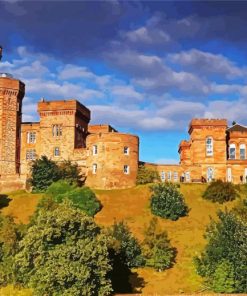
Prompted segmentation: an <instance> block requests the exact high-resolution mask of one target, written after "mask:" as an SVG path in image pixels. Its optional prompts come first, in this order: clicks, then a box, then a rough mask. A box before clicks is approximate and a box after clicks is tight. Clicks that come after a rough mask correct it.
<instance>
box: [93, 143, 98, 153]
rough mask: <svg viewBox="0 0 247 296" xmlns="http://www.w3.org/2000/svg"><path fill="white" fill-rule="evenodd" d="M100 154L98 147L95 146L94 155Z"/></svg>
mask: <svg viewBox="0 0 247 296" xmlns="http://www.w3.org/2000/svg"><path fill="white" fill-rule="evenodd" d="M97 154H98V145H93V155H97Z"/></svg>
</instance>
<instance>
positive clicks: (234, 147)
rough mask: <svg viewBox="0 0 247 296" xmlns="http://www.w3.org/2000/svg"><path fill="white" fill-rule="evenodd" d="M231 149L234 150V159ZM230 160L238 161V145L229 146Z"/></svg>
mask: <svg viewBox="0 0 247 296" xmlns="http://www.w3.org/2000/svg"><path fill="white" fill-rule="evenodd" d="M231 149H234V157H232V153H231ZM229 159H236V144H235V143H231V144H230V145H229Z"/></svg>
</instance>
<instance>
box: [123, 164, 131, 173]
mask: <svg viewBox="0 0 247 296" xmlns="http://www.w3.org/2000/svg"><path fill="white" fill-rule="evenodd" d="M123 172H124V174H125V175H129V173H130V166H129V165H128V164H125V165H124V167H123Z"/></svg>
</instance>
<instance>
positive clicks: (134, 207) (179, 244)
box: [95, 184, 235, 295]
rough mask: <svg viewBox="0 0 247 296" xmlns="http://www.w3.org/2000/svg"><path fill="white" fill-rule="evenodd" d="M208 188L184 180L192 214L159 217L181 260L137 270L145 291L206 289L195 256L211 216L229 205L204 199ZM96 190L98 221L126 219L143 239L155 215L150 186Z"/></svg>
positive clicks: (202, 241) (164, 292)
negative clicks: (99, 208) (160, 269)
mask: <svg viewBox="0 0 247 296" xmlns="http://www.w3.org/2000/svg"><path fill="white" fill-rule="evenodd" d="M205 188H206V185H203V184H182V185H181V192H182V193H183V194H184V197H185V200H186V203H187V204H188V206H189V207H190V212H189V215H188V216H187V217H183V218H180V219H179V220H178V221H169V220H166V219H162V218H159V219H158V220H159V222H160V225H161V227H162V228H163V229H166V230H167V232H168V235H169V238H170V239H171V243H172V245H173V246H174V247H176V248H177V251H178V253H177V260H176V261H177V262H176V264H175V265H174V267H173V268H171V269H169V270H166V271H164V272H156V271H154V270H152V269H150V268H142V269H137V270H135V271H136V272H137V273H138V276H139V277H140V278H143V280H144V282H145V287H144V288H143V289H142V293H143V295H156V294H158V295H164V294H175V293H195V292H199V291H201V290H202V288H203V287H202V280H201V278H200V277H199V276H198V275H197V274H196V272H195V270H194V266H193V262H192V259H193V257H194V256H195V255H197V254H198V253H199V252H200V251H201V250H202V249H203V247H204V245H205V239H204V238H203V234H204V232H205V229H206V226H207V225H208V223H209V222H210V216H211V217H212V218H216V216H217V215H216V213H217V211H218V210H219V209H224V208H225V207H226V205H218V204H214V203H212V202H210V201H206V200H204V199H202V197H201V195H202V193H203V191H204V190H205ZM96 194H97V196H98V198H99V199H100V201H101V202H102V204H103V209H102V211H100V212H99V213H98V214H97V215H96V218H95V219H96V222H97V223H99V224H101V225H111V224H112V223H113V222H114V220H116V221H120V220H124V221H126V222H127V223H128V225H129V227H130V229H131V230H132V231H133V233H134V234H135V235H136V236H137V237H138V239H142V233H143V231H144V229H145V227H146V226H147V224H148V223H149V221H150V219H151V218H152V215H151V213H150V209H149V198H150V191H149V188H148V186H137V187H135V188H132V189H126V190H112V191H99V190H97V191H96ZM234 204H235V202H230V203H227V207H228V208H231V207H232V206H233V205H234ZM134 285H135V283H134Z"/></svg>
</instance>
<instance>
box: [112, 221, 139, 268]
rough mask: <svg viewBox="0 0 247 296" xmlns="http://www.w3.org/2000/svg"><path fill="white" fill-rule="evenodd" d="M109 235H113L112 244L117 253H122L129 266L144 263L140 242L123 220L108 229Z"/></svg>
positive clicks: (137, 265)
mask: <svg viewBox="0 0 247 296" xmlns="http://www.w3.org/2000/svg"><path fill="white" fill-rule="evenodd" d="M108 235H109V236H110V237H112V246H113V248H114V249H115V251H116V253H119V254H120V256H121V258H122V260H123V261H124V262H125V263H126V265H127V266H128V267H130V268H132V267H140V266H143V265H144V259H143V257H142V251H141V247H140V244H139V242H138V240H137V239H136V238H135V237H134V236H133V235H132V233H131V232H130V229H129V227H128V226H127V225H126V224H125V223H124V222H123V221H122V222H119V223H116V222H115V223H114V224H113V226H112V227H110V228H109V229H108Z"/></svg>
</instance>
